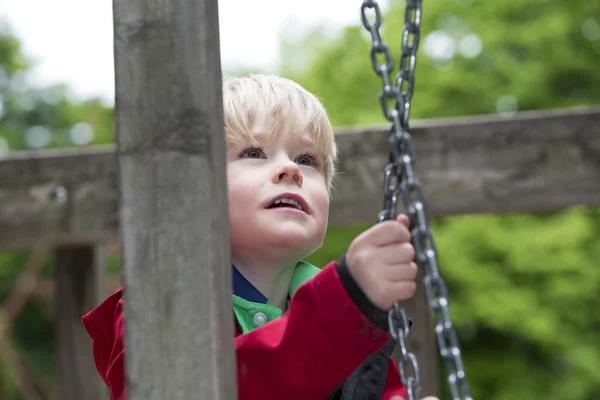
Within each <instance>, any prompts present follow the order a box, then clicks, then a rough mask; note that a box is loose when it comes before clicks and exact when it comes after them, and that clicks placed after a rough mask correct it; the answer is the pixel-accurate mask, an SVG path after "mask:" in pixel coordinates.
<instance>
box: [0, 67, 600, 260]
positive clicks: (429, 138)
mask: <svg viewBox="0 0 600 400" xmlns="http://www.w3.org/2000/svg"><path fill="white" fill-rule="evenodd" d="M140 73H141V72H140ZM132 79H133V78H132ZM152 79H153V82H155V81H156V78H152ZM146 81H147V80H146ZM157 90H159V91H160V93H168V89H167V88H161V89H157ZM173 90H174V89H173ZM213 90H216V89H213ZM196 95H199V94H198V93H196V92H195V93H194V96H196ZM190 96H192V95H191V94H190ZM167 97H168V98H169V99H171V98H173V96H167ZM167 97H165V98H167ZM190 104H193V103H190ZM124 106H125V105H124ZM128 107H132V108H133V109H135V107H134V106H133V105H129V106H128ZM145 107H149V106H148V105H145V106H143V107H142V106H140V110H143V109H145ZM136 110H137V109H136ZM132 112H133V111H132ZM136 112H137V111H136ZM140 112H141V111H140ZM192 114H193V113H188V114H186V115H188V117H185V118H182V119H181V121H180V123H175V122H171V123H168V122H161V123H158V122H156V121H155V120H156V119H158V120H163V119H166V120H172V119H173V118H175V119H178V118H179V117H175V116H169V117H167V116H165V115H163V114H161V113H158V114H157V115H156V117H153V118H151V119H150V120H151V121H152V124H153V125H152V126H150V124H149V123H148V124H147V125H148V128H147V129H152V132H163V133H164V132H165V129H166V130H167V131H169V129H167V128H165V127H169V126H171V127H173V126H180V127H181V126H196V127H200V126H202V124H201V123H200V122H194V121H196V119H195V118H196V117H193V116H192ZM196 115H198V113H196ZM186 121H187V122H186ZM198 121H199V120H198ZM155 123H156V125H154V124H155ZM165 124H166V125H165ZM186 124H188V125H186ZM599 126H600V108H585V109H577V110H555V111H544V112H530V113H521V114H518V115H516V116H514V117H512V118H510V119H508V118H502V117H498V116H481V117H469V118H457V119H447V120H432V121H417V122H415V123H414V125H413V129H412V135H413V139H414V143H415V153H416V174H417V177H418V178H419V179H420V180H421V182H422V184H423V186H424V190H425V194H426V197H427V199H428V206H429V216H430V217H432V218H437V217H441V216H447V215H458V214H475V213H512V212H529V211H553V210H561V209H564V208H568V207H571V206H575V205H598V204H600V128H599ZM177 129H179V128H177ZM177 129H175V130H174V131H172V130H171V132H176V131H177ZM198 129H200V128H198ZM202 129H203V128H202ZM387 132H388V129H387V128H354V129H351V130H340V131H338V133H337V141H338V143H339V146H340V163H339V170H340V173H339V174H338V176H337V178H336V185H337V187H338V188H339V190H338V191H336V192H334V194H333V196H334V198H333V202H332V206H331V214H330V224H331V225H338V226H341V225H348V224H354V223H370V222H374V221H375V220H376V216H377V213H378V212H379V210H380V209H381V206H382V196H383V195H382V193H383V190H382V182H383V179H382V177H383V173H382V171H383V167H384V166H385V164H386V162H387V158H388V155H387V154H388V153H387V152H388V149H387ZM154 137H155V139H152V140H148V142H147V143H146V144H143V145H140V150H139V151H140V153H139V154H138V156H142V154H146V156H147V157H151V156H152V154H154V153H153V151H151V150H147V151H145V153H144V151H143V150H142V149H144V148H146V149H147V148H148V146H151V143H154V144H152V146H159V147H161V148H162V149H164V150H163V151H167V149H171V150H168V151H170V154H176V153H177V152H178V150H175V149H177V148H178V146H179V147H181V146H182V143H183V142H177V141H176V140H175V139H173V137H172V136H169V135H165V137H164V138H162V136H161V135H160V134H158V133H156V134H155V135H154ZM157 137H158V138H157ZM186 140H188V139H186ZM204 141H205V139H199V138H198V139H197V140H192V139H189V140H188V142H189V143H191V144H190V145H189V147H186V146H187V144H186V145H185V146H184V148H186V149H189V152H194V151H202V150H201V149H202V148H203V147H205V146H206V145H205V144H202V143H204ZM188 142H185V143H188ZM161 143H162V144H161ZM128 146H130V145H128ZM194 149H196V150H194ZM186 151H188V150H186ZM184 153H185V152H182V154H184ZM181 168H192V167H188V166H184V165H182V166H181ZM194 168H196V167H194ZM194 171H195V170H184V169H182V170H180V171H179V173H189V174H193V173H194ZM117 176H118V174H117V159H116V154H115V149H114V147H103V148H94V149H88V150H80V151H75V150H63V151H47V152H42V153H30V152H28V153H22V154H19V155H14V156H11V157H10V158H6V159H3V160H0V249H26V248H31V247H34V246H36V245H40V246H55V245H59V244H71V243H73V244H77V243H98V242H103V241H109V240H115V239H117V238H118V236H119V231H118V229H119V222H118V221H119V219H118V207H117V199H118V193H117V187H118V185H117ZM60 188H64V189H66V192H65V191H62V189H60ZM57 189H59V190H57ZM198 190H199V191H202V188H199V189H198ZM63 192H65V193H66V197H64V198H63V197H61V196H60V194H61V193H63ZM57 194H58V195H57ZM190 196H192V195H191V194H190ZM211 201H213V200H211ZM215 204H216V203H212V204H211V207H213V206H215Z"/></svg>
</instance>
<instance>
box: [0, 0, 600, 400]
mask: <svg viewBox="0 0 600 400" xmlns="http://www.w3.org/2000/svg"><path fill="white" fill-rule="evenodd" d="M390 3H391V7H390V9H389V10H388V11H387V12H385V14H384V29H383V35H384V39H385V41H386V42H387V43H388V44H389V45H390V47H391V49H392V50H393V52H394V53H395V56H396V59H397V58H398V53H399V51H398V49H399V46H400V32H401V29H402V24H403V19H404V10H403V7H404V3H405V1H404V0H391V1H390ZM424 3H425V4H424V7H425V10H424V14H423V28H422V31H423V34H422V38H421V50H420V53H419V60H418V63H417V72H416V93H415V96H414V102H413V108H412V110H413V111H412V112H413V115H412V118H413V119H415V118H433V117H445V116H454V115H472V114H481V113H495V112H497V111H503V112H509V113H510V112H512V111H514V109H513V108H512V107H513V105H514V104H517V107H518V110H532V109H548V108H555V107H565V106H576V105H585V104H598V103H599V102H600V75H599V74H598V73H597V71H598V68H599V67H600V39H595V40H592V39H594V35H596V36H600V25H598V24H599V23H600V3H598V2H596V1H586V0H572V1H564V0H504V1H501V2H494V1H474V0H436V1H426V2H424ZM349 6H352V7H357V23H356V24H355V25H354V26H350V27H347V28H344V29H342V30H340V31H332V30H330V29H328V28H327V27H325V26H319V27H316V28H315V29H313V30H312V31H310V32H308V33H307V34H306V35H303V36H300V37H298V36H295V37H291V36H290V37H284V38H283V40H282V45H281V52H282V55H283V58H284V59H283V61H282V63H281V65H280V68H279V71H280V72H281V74H282V75H284V76H288V77H290V78H292V79H295V80H297V81H298V82H300V83H301V84H303V85H304V86H305V87H307V88H308V89H309V90H311V91H313V92H314V93H316V94H317V95H319V96H320V98H321V99H322V100H323V101H324V103H325V105H326V107H327V109H328V111H329V113H330V115H331V119H332V121H333V123H334V125H336V126H343V125H364V124H374V123H377V124H379V123H383V122H385V121H384V120H383V117H382V114H381V110H380V108H379V102H378V99H377V94H378V93H379V90H380V85H381V83H380V81H379V78H377V77H376V76H375V74H374V73H373V71H372V68H371V64H370V59H369V56H368V52H369V48H370V43H369V37H368V34H367V33H366V32H364V29H363V28H362V26H360V23H359V18H358V6H356V5H354V6H353V5H349ZM3 32H4V33H0V103H1V104H2V112H0V152H1V150H2V149H1V147H2V146H1V145H2V140H4V141H6V143H7V144H8V145H9V146H10V148H11V149H25V148H27V147H28V144H27V143H28V141H27V132H28V130H30V128H31V127H40V126H42V127H45V128H46V129H48V131H50V132H51V135H50V140H49V142H48V143H45V145H44V147H57V146H60V147H63V146H72V145H73V143H72V140H71V130H72V129H73V127H74V126H76V125H77V124H78V123H82V122H83V123H87V124H90V126H91V127H92V128H93V132H94V137H93V140H92V142H91V144H98V143H110V142H113V141H114V122H113V110H112V109H110V108H108V107H105V106H104V105H103V104H102V103H101V102H99V101H98V100H89V101H86V102H82V103H78V102H74V101H72V100H70V99H69V97H68V91H67V88H66V87H63V86H54V87H50V88H32V87H30V86H29V85H28V84H27V81H26V73H27V71H28V69H29V62H28V60H26V58H25V57H24V56H23V54H22V52H21V49H20V45H19V41H18V40H17V39H16V38H15V37H14V36H12V35H11V34H10V33H8V31H3ZM433 32H435V34H434V35H433V36H430V35H431V34H432V33H433ZM436 35H437V36H438V38H440V37H442V38H445V40H446V44H447V45H449V46H455V50H457V49H462V53H461V51H458V50H457V51H456V52H455V54H454V55H453V56H452V57H449V58H448V59H446V60H440V59H439V58H438V59H434V58H431V57H428V56H427V54H428V51H429V48H430V47H431V43H432V40H433V39H432V38H434V39H435V36H436ZM470 35H471V36H470ZM465 38H467V39H465ZM476 38H479V39H480V41H481V44H482V50H481V52H480V53H479V54H477V55H476V56H474V57H471V56H468V57H467V56H464V55H463V54H467V55H468V51H467V52H465V51H464V45H465V43H469V40H470V41H471V46H470V47H468V46H467V50H473V48H474V46H475V45H476V42H477V39H476ZM465 41H466V42H465ZM448 43H449V44H448ZM461 43H462V47H461ZM438 50H439V48H438ZM442 50H443V48H442ZM255 72H256V71H255ZM241 73H244V74H245V73H246V71H233V72H230V73H226V74H225V76H229V75H240V74H241ZM417 151H418V149H417ZM417 157H418V152H417ZM417 173H418V171H417ZM366 227H367V226H355V227H345V228H331V229H330V230H329V232H328V235H327V238H326V240H325V243H324V246H323V248H322V249H321V250H320V251H318V252H317V253H316V254H314V255H313V256H312V257H310V259H309V260H308V261H310V262H312V263H314V264H316V265H324V264H325V263H327V262H329V261H331V260H334V259H338V258H339V256H340V255H341V254H342V253H344V252H345V251H346V249H347V247H348V245H349V243H350V242H351V240H352V239H353V238H354V237H355V236H356V235H357V234H358V233H360V232H362V231H363V230H364V229H365V228H366ZM433 230H434V233H435V235H436V240H437V243H438V248H439V253H440V265H441V269H442V272H443V274H444V277H445V278H446V280H447V282H448V285H449V288H450V294H451V307H452V308H451V310H452V315H453V317H454V319H455V323H456V326H457V329H458V332H459V335H460V337H461V342H462V345H463V348H464V351H465V362H466V364H467V373H468V376H469V378H470V382H471V385H472V389H473V392H474V394H475V395H476V398H482V399H489V400H505V399H506V400H508V399H539V398H544V399H549V400H552V399H557V400H558V399H561V400H562V399H565V398H568V399H572V400H591V399H593V398H597V393H600V374H599V373H598V371H600V341H598V336H597V331H598V329H600V316H598V314H596V313H595V312H594V310H596V309H597V308H598V307H600V300H599V299H598V296H597V294H598V293H599V292H600V287H599V286H600V272H599V270H598V269H597V268H596V263H597V260H598V259H600V247H599V246H598V245H597V241H598V238H599V237H600V209H572V210H567V211H564V212H558V213H549V214H531V215H505V216H489V215H483V216H465V217H455V218H447V219H444V220H440V221H436V222H435V223H434V224H433ZM26 257H27V254H25V253H6V254H0V301H3V300H4V299H5V298H6V296H7V294H8V292H9V290H10V288H11V287H12V286H13V284H14V282H15V281H16V279H17V274H18V272H19V271H20V269H21V266H22V265H23V263H24V262H25V259H26ZM118 262H119V260H118V258H117V257H112V258H111V259H110V263H109V264H110V266H109V271H110V272H111V273H117V272H118ZM51 274H52V265H51V263H50V264H49V265H48V266H47V267H46V270H45V271H44V275H46V276H50V275H51ZM43 314H44V315H45V313H43V312H42V310H41V309H40V306H39V304H36V305H33V304H28V305H27V306H26V308H25V309H24V312H23V314H22V315H21V316H20V317H19V319H18V320H17V322H16V325H15V327H14V330H13V331H12V332H11V333H12V337H13V339H15V340H16V342H17V343H18V344H19V345H20V346H22V347H23V348H24V349H25V350H26V351H27V354H28V355H29V357H30V358H31V359H32V360H33V361H34V362H35V363H36V364H38V365H39V366H41V367H42V369H44V370H45V371H46V372H48V373H49V374H51V376H53V374H54V368H53V366H54V363H55V354H54V350H53V349H54V347H53V345H52V344H53V341H54V336H53V328H52V324H51V321H49V320H48V319H47V318H46V317H44V316H43ZM443 386H444V387H445V384H444V385H443ZM0 398H2V399H13V400H16V399H19V397H18V396H17V394H16V390H15V386H14V383H13V382H12V379H11V377H10V376H9V375H7V373H6V371H5V368H4V366H3V364H2V363H1V362H0ZM446 398H448V397H446Z"/></svg>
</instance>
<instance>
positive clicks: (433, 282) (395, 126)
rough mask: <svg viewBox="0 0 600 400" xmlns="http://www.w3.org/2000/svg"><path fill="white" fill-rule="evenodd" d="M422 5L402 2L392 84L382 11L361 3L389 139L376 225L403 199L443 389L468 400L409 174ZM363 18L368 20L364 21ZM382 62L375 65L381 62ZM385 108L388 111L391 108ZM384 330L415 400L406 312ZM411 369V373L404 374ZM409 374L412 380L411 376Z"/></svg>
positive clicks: (421, 199)
mask: <svg viewBox="0 0 600 400" xmlns="http://www.w3.org/2000/svg"><path fill="white" fill-rule="evenodd" d="M421 10H422V4H421V0H406V13H405V23H404V30H403V34H402V55H401V59H400V68H399V71H398V74H397V76H396V82H395V84H392V81H391V77H390V74H391V72H392V70H393V68H394V61H393V59H392V55H391V53H390V49H389V47H388V46H387V45H386V44H385V43H384V42H383V40H382V38H381V35H380V32H379V28H380V27H381V23H382V17H381V10H380V8H379V5H378V4H377V1H375V0H364V1H363V4H362V7H361V19H362V23H363V26H364V27H365V29H366V30H367V31H368V32H369V33H370V34H371V39H372V47H371V62H372V65H373V70H374V71H375V73H376V74H377V75H378V76H379V77H380V78H381V81H382V84H383V89H382V90H381V92H380V93H379V101H380V103H381V108H382V111H383V114H384V116H385V118H386V119H387V120H388V121H390V122H392V128H391V131H390V136H389V146H390V161H389V163H388V165H387V166H386V168H385V175H384V184H383V191H384V203H383V210H382V211H381V213H379V216H378V222H382V221H385V220H389V219H392V218H394V217H395V216H396V212H397V207H398V196H399V195H400V196H401V197H402V203H403V205H404V209H405V210H406V212H407V213H408V214H409V216H410V219H411V226H412V229H411V234H412V242H413V245H414V247H415V254H416V261H417V263H418V264H419V266H420V267H422V268H423V269H424V275H425V277H424V284H425V290H426V294H427V299H428V302H429V307H430V308H431V309H432V310H433V312H434V316H435V334H436V337H437V343H438V348H439V352H440V355H441V358H442V359H443V360H444V361H445V364H446V370H447V374H448V383H449V384H450V390H451V393H452V398H453V399H454V400H472V397H471V394H470V391H469V385H468V382H467V379H466V375H465V370H464V365H463V362H462V357H461V351H460V345H459V342H458V337H457V335H456V332H455V330H454V327H453V325H452V320H451V318H450V310H449V307H448V305H449V302H448V289H447V287H446V283H445V282H444V280H443V278H442V276H441V275H440V271H439V269H438V265H437V249H436V245H435V241H434V238H433V233H432V232H431V230H430V229H429V226H428V224H427V217H426V200H425V196H424V193H423V189H422V187H421V184H420V183H419V181H418V180H417V178H416V177H415V174H414V169H413V165H414V152H413V145H412V139H411V136H410V134H409V133H408V129H409V127H408V120H409V118H410V102H411V99H412V95H413V92H414V76H415V67H416V62H417V49H418V47H419V39H420V26H421ZM368 14H371V17H369V15H368ZM382 57H383V60H382V61H381V62H380V60H379V59H380V58H382ZM390 103H395V104H393V107H392V108H390ZM388 321H389V328H390V332H391V334H392V336H393V337H394V339H395V340H396V341H397V342H398V344H399V346H400V350H401V354H400V360H399V362H398V369H399V370H400V378H401V380H402V384H403V385H404V386H405V387H406V391H407V400H419V399H420V381H419V380H420V371H419V365H418V362H417V358H416V357H415V355H414V354H413V353H411V352H410V351H409V350H408V348H407V346H406V341H407V337H408V333H409V323H408V321H409V320H408V316H407V314H406V311H405V310H404V309H403V308H402V307H401V305H400V304H399V303H396V304H395V305H394V307H393V308H392V309H391V310H390V313H389V317H388ZM409 367H410V368H409ZM411 369H412V374H410V370H411Z"/></svg>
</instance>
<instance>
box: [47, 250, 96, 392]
mask: <svg viewBox="0 0 600 400" xmlns="http://www.w3.org/2000/svg"><path fill="white" fill-rule="evenodd" d="M105 267H106V254H105V250H104V248H102V247H99V246H97V247H95V246H72V247H61V248H58V249H57V251H56V267H55V269H56V271H55V279H56V292H55V299H56V302H55V313H54V315H55V320H56V322H55V323H56V337H57V345H58V349H57V353H58V379H59V396H58V398H59V399H61V400H63V399H64V400H80V399H86V400H104V399H106V390H105V387H104V383H103V382H102V380H101V379H100V376H99V375H98V372H97V371H96V364H95V362H94V356H93V354H92V340H91V339H90V337H89V336H88V334H87V332H86V331H85V328H84V326H83V324H82V323H81V317H83V315H85V314H86V313H87V312H88V311H89V310H91V309H93V308H94V307H96V306H97V305H98V304H99V303H100V302H101V301H102V299H103V296H104V282H105V277H104V274H105V269H106V268H105Z"/></svg>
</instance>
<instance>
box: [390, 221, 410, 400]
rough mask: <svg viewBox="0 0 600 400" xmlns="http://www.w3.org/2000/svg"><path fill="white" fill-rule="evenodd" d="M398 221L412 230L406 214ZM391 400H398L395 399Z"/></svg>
mask: <svg viewBox="0 0 600 400" xmlns="http://www.w3.org/2000/svg"><path fill="white" fill-rule="evenodd" d="M396 221H398V222H400V223H401V224H402V225H404V226H405V227H406V228H407V229H410V219H409V218H408V215H406V214H399V215H398V216H397V217H396ZM390 400H396V399H394V398H393V397H392V398H391V399H390Z"/></svg>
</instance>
